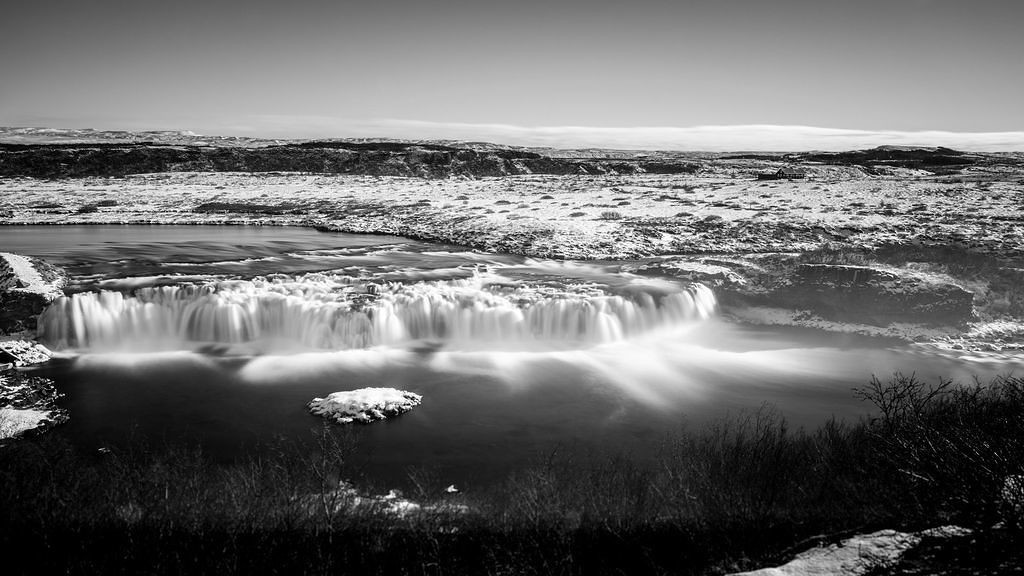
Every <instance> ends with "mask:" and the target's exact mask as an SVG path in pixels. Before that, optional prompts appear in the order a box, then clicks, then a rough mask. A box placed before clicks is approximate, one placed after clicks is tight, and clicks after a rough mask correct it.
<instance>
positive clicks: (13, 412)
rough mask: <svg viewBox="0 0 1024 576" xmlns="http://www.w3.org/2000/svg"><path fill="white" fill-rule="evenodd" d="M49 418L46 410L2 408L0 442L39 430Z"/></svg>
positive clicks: (0, 410)
mask: <svg viewBox="0 0 1024 576" xmlns="http://www.w3.org/2000/svg"><path fill="white" fill-rule="evenodd" d="M49 416H50V413H49V412H47V411H45V410H33V409H22V410H19V409H17V408H0V440H3V439H6V438H13V437H15V436H18V435H20V434H21V433H23V432H25V431H27V430H32V429H33V428H38V427H39V426H41V425H42V423H43V421H44V420H46V419H47V418H49Z"/></svg>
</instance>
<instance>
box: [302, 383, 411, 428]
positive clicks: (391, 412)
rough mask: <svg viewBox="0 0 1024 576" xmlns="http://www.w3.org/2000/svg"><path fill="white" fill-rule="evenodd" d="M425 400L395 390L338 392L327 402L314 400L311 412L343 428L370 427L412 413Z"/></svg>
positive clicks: (409, 393)
mask: <svg viewBox="0 0 1024 576" xmlns="http://www.w3.org/2000/svg"><path fill="white" fill-rule="evenodd" d="M422 400H423V396H420V395H419V394H416V393H414V392H406V391H404V390H397V389H395V388H360V389H358V390H351V391H348V392H334V393H333V394H330V395H328V396H327V398H314V399H313V401H312V402H310V403H309V411H310V412H312V413H313V414H316V415H318V416H323V417H324V418H331V419H333V420H334V421H336V422H338V423H339V424H349V423H352V422H361V423H364V424H368V423H370V422H374V421H376V420H384V419H385V418H387V417H389V416H397V415H399V414H403V413H405V412H408V411H409V410H412V409H413V408H414V407H416V406H419V404H420V402H421V401H422Z"/></svg>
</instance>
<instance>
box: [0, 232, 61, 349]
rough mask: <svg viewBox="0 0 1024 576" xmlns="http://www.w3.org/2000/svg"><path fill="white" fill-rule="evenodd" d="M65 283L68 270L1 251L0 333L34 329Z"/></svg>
mask: <svg viewBox="0 0 1024 576" xmlns="http://www.w3.org/2000/svg"><path fill="white" fill-rule="evenodd" d="M66 283H67V274H65V273H64V271H63V270H61V269H60V268H57V267H55V266H53V265H51V264H48V263H46V262H44V261H43V260H40V259H38V258H31V257H27V256H21V255H18V254H11V253H9V252H0V333H12V332H21V331H25V330H35V328H36V320H37V319H38V318H39V314H40V313H41V312H42V311H43V309H44V308H46V307H47V306H48V305H49V304H50V303H51V302H53V301H54V300H56V299H57V298H59V297H61V296H63V288H64V285H65V284H66Z"/></svg>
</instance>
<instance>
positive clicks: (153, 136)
mask: <svg viewBox="0 0 1024 576" xmlns="http://www.w3.org/2000/svg"><path fill="white" fill-rule="evenodd" d="M288 132H289V133H290V134H297V135H300V136H301V137H282V136H283V134H281V131H280V130H278V131H277V133H276V134H274V136H276V137H264V136H262V135H260V134H258V133H257V134H249V135H244V136H237V135H236V136H213V135H200V134H197V133H195V132H190V131H141V132H130V131H123V130H96V129H61V128H38V127H18V128H0V143H8V144H62V143H65V144H67V143H80V144H86V143H93V144H99V143H143V142H151V143H154V144H165V145H186V146H217V147H261V146H273V145H280V144H288V143H298V142H400V143H420V144H426V143H431V144H440V145H449V146H457V147H469V148H475V149H483V148H485V147H486V148H495V149H500V148H529V149H533V150H550V151H555V150H572V151H574V152H575V154H574V155H575V156H580V155H585V154H586V153H587V152H588V151H589V152H590V153H591V154H594V151H602V152H603V151H608V150H613V151H616V152H619V153H625V152H626V151H632V152H634V153H635V152H642V151H662V152H687V153H701V152H707V153H724V152H728V153H741V152H745V153H768V152H772V153H776V152H803V151H809V150H814V151H820V152H841V151H848V150H866V149H871V148H875V147H879V146H890V147H893V149H897V148H899V147H909V148H913V149H919V150H927V149H934V148H940V147H942V148H949V149H955V150H963V151H968V152H1024V131H1017V132H1012V131H1007V132H975V133H967V132H945V131H937V130H932V131H919V132H906V131H884V130H881V131H870V130H846V129H835V128H818V127H813V126H775V125H742V126H695V127H690V128H675V127H635V128H623V127H585V126H561V127H558V126H556V127H524V126H512V125H504V124H459V123H436V122H414V121H397V120H396V121H381V122H377V123H373V122H370V123H361V124H354V123H347V122H344V121H337V122H333V123H332V122H329V121H324V122H322V123H318V124H317V125H315V126H311V125H309V124H308V122H307V123H303V121H302V119H301V118H300V119H297V120H296V124H295V126H294V127H293V128H290V129H289V131H288ZM338 135H344V136H347V137H345V138H338V137H337V136H338ZM556 155H560V154H556Z"/></svg>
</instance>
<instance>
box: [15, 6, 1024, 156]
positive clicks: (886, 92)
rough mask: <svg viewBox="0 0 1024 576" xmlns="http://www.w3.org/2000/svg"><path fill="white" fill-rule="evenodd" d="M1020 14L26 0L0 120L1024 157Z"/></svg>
mask: <svg viewBox="0 0 1024 576" xmlns="http://www.w3.org/2000/svg"><path fill="white" fill-rule="evenodd" d="M1022 24H1024V2H1020V1H1019V0H974V1H970V2H968V1H954V0H856V1H853V0H850V1H844V0H697V1H686V0H675V1H673V0H634V1H621V0H620V1H618V2H610V1H605V0H520V1H518V2H511V1H507V0H505V1H502V2H491V1H488V0H457V1H453V2H448V1H443V0H441V1H433V2H431V1H429V0H419V1H416V2H412V1H398V0H363V1H361V2H358V3H353V2H350V1H346V0H315V1H311V0H293V1H291V2H280V1H277V0H246V1H241V0H201V1H200V0H176V1H173V2H168V1H166V0H159V1H156V0H130V1H129V0H33V1H31V2H29V1H21V2H16V3H10V5H8V6H6V7H5V15H4V18H3V19H0V53H2V54H4V58H2V59H0V126H47V127H67V128H86V127H89V128H97V129H114V130H191V131H194V132H197V133H201V134H215V135H243V136H262V137H275V138H304V137H373V136H383V137H405V138H465V139H476V140H491V141H504V142H505V143H512V144H537V145H579V144H580V143H581V142H587V143H589V144H591V145H608V146H612V147H615V145H616V144H619V145H622V146H623V147H634V146H640V147H642V145H643V144H645V143H651V142H655V143H659V147H663V148H664V147H668V148H671V147H684V148H685V147H690V148H694V149H714V148H715V147H716V146H718V147H721V146H726V147H729V146H739V147H742V148H744V149H757V148H760V149H771V148H772V147H783V148H785V147H790V148H786V149H793V148H791V147H792V146H798V147H799V146H801V145H805V144H806V147H808V148H810V147H815V146H814V145H813V144H815V143H820V142H822V141H831V142H840V141H841V142H843V143H844V144H845V143H849V142H852V141H853V140H850V139H849V137H850V136H851V135H860V136H865V137H867V138H868V139H869V140H870V139H871V138H877V139H880V140H885V142H883V143H906V142H908V141H920V143H933V142H938V140H941V139H943V138H945V139H946V140H949V139H950V138H952V139H953V140H951V142H955V141H958V140H956V139H957V138H960V139H961V140H964V139H966V140H965V141H966V142H968V143H969V144H970V143H973V144H971V145H974V146H975V147H978V146H981V147H1002V148H1015V149H1016V148H1020V149H1024V106H1022V105H1020V102H1021V101H1024V32H1022ZM709 127H711V128H709ZM723 127H725V128H723ZM783 127H786V128H783ZM823 129H827V130H823ZM964 133H968V134H966V135H964ZM836 134H839V135H840V136H842V138H839V139H838V140H836V139H834V138H833V137H834V136H836ZM737 138H739V139H738V140H737ZM822 138H825V139H826V140H822ZM828 138H833V139H832V140H828ZM908 139H909V140H908ZM944 141H945V140H944ZM979 143H980V144H979ZM747 144H753V145H752V146H748V145H747ZM758 144H760V146H758ZM818 147H821V146H818Z"/></svg>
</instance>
